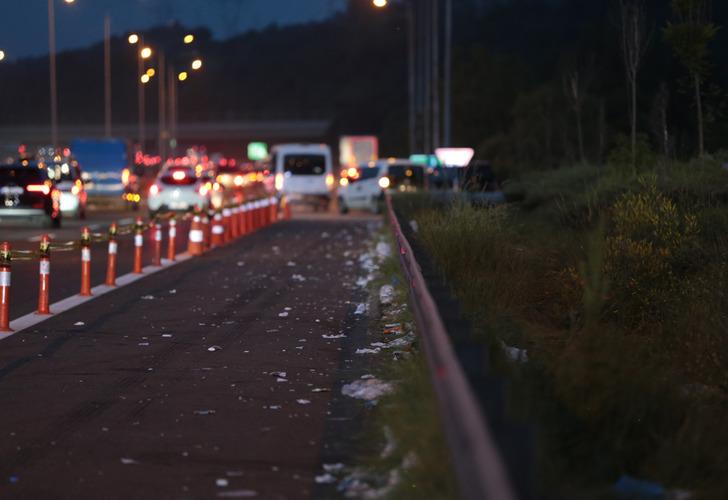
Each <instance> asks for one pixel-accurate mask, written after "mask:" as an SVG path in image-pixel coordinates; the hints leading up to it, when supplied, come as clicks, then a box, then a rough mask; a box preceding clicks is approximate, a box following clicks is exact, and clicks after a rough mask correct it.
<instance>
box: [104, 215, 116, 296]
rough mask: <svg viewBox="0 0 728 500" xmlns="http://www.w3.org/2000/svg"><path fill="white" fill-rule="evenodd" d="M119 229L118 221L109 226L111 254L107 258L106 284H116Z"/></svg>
mask: <svg viewBox="0 0 728 500" xmlns="http://www.w3.org/2000/svg"><path fill="white" fill-rule="evenodd" d="M118 231H119V229H118V227H117V226H116V222H112V223H111V226H109V254H108V257H107V259H106V286H116V254H117V253H118V252H119V244H118V243H117V242H116V235H117V233H118Z"/></svg>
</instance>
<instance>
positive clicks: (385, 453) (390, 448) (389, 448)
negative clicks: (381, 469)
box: [380, 425, 397, 458]
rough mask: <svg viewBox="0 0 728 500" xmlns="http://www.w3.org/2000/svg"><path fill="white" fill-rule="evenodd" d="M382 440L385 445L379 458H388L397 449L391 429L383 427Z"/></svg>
mask: <svg viewBox="0 0 728 500" xmlns="http://www.w3.org/2000/svg"><path fill="white" fill-rule="evenodd" d="M384 439H385V440H386V444H385V445H384V449H383V450H382V453H381V454H380V457H381V458H389V457H390V456H391V455H392V453H394V451H395V450H396V449H397V440H396V439H394V432H392V428H391V427H389V426H388V425H385V426H384Z"/></svg>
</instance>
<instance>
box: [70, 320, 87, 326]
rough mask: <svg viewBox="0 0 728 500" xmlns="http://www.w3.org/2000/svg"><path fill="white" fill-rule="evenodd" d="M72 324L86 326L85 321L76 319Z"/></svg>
mask: <svg viewBox="0 0 728 500" xmlns="http://www.w3.org/2000/svg"><path fill="white" fill-rule="evenodd" d="M73 326H86V323H84V322H83V321H78V322H76V323H74V324H73Z"/></svg>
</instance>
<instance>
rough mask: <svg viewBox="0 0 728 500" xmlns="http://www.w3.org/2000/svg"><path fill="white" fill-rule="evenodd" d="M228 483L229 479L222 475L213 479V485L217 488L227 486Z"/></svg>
mask: <svg viewBox="0 0 728 500" xmlns="http://www.w3.org/2000/svg"><path fill="white" fill-rule="evenodd" d="M228 484H230V483H229V481H228V480H227V479H225V478H224V477H221V478H218V479H215V485H216V486H217V487H218V488H227V486H228Z"/></svg>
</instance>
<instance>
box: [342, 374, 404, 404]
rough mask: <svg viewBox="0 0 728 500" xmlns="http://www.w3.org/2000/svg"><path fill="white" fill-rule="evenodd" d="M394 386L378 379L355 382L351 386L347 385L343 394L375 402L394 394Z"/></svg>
mask: <svg viewBox="0 0 728 500" xmlns="http://www.w3.org/2000/svg"><path fill="white" fill-rule="evenodd" d="M393 389H394V388H393V387H392V384H390V383H388V382H383V381H381V380H379V379H377V378H370V379H366V380H361V379H360V380H355V381H354V382H352V383H351V384H345V385H344V386H343V387H342V388H341V394H343V395H344V396H349V397H350V398H355V399H363V400H365V401H374V400H376V399H379V398H381V397H382V396H386V395H387V394H389V393H390V392H392V390H393Z"/></svg>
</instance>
